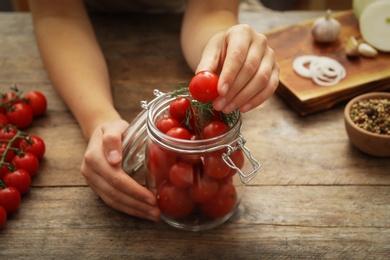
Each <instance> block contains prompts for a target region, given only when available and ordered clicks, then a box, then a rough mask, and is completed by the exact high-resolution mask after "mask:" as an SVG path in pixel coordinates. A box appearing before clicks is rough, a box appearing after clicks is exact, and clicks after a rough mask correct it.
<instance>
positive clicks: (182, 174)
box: [169, 162, 194, 188]
mask: <svg viewBox="0 0 390 260" xmlns="http://www.w3.org/2000/svg"><path fill="white" fill-rule="evenodd" d="M169 180H170V181H171V182H172V184H173V185H175V186H176V187H179V188H187V187H190V186H191V185H192V184H193V183H194V169H193V168H192V165H191V164H188V163H185V162H177V163H175V164H174V165H172V167H171V168H170V170H169Z"/></svg>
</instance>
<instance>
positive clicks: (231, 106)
mask: <svg viewBox="0 0 390 260" xmlns="http://www.w3.org/2000/svg"><path fill="white" fill-rule="evenodd" d="M235 108H236V105H234V104H233V103H230V104H229V105H227V106H226V107H225V109H224V110H223V112H224V113H225V114H229V113H230V112H232V111H233V110H234V109H235Z"/></svg>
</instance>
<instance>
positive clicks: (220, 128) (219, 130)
mask: <svg viewBox="0 0 390 260" xmlns="http://www.w3.org/2000/svg"><path fill="white" fill-rule="evenodd" d="M227 131H229V127H228V126H227V125H226V124H225V123H223V122H221V121H211V122H210V123H208V124H206V125H205V126H204V128H203V130H202V137H203V139H209V138H213V137H216V136H219V135H222V134H224V133H226V132H227Z"/></svg>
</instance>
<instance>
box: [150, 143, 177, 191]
mask: <svg viewBox="0 0 390 260" xmlns="http://www.w3.org/2000/svg"><path fill="white" fill-rule="evenodd" d="M148 155H149V156H148V157H147V162H146V165H147V167H148V170H149V172H150V173H151V178H150V179H148V185H149V187H150V188H155V189H157V188H158V187H159V186H160V184H161V183H162V182H164V181H165V180H168V175H169V169H170V168H171V166H172V165H173V164H174V163H175V161H176V156H175V154H173V153H170V152H169V151H167V150H164V149H162V148H160V147H159V146H157V145H151V146H150V149H149V151H148ZM147 176H149V175H147Z"/></svg>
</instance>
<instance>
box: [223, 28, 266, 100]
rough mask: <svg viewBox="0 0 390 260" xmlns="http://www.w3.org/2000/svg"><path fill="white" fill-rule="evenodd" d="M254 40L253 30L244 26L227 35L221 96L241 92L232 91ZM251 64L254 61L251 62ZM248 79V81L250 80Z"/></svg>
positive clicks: (232, 30)
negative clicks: (231, 92)
mask: <svg viewBox="0 0 390 260" xmlns="http://www.w3.org/2000/svg"><path fill="white" fill-rule="evenodd" d="M254 39H255V37H254V31H253V29H251V28H250V27H249V26H248V25H244V24H242V25H238V26H233V27H232V28H231V29H229V31H228V33H227V34H226V39H225V41H226V44H227V49H226V55H225V56H224V60H223V61H222V62H223V67H222V71H221V73H220V78H219V82H218V90H219V94H220V95H221V96H225V95H226V94H227V93H229V92H230V91H235V92H236V93H237V92H238V91H239V89H238V90H237V89H236V90H232V89H231V88H232V87H233V84H234V82H235V80H236V79H237V76H238V74H239V72H240V70H241V69H242V67H243V66H244V64H245V62H246V61H247V57H248V54H249V53H248V51H249V50H250V46H251V45H252V44H254V43H255V42H254ZM260 57H261V56H260ZM250 62H253V61H252V60H250ZM256 67H257V66H256ZM252 75H253V72H252ZM248 78H250V77H248ZM248 78H247V79H246V80H248ZM230 98H231V97H230Z"/></svg>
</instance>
